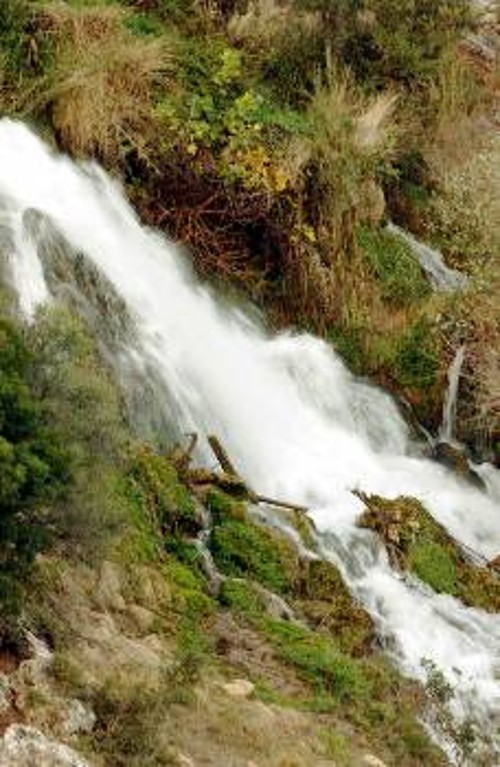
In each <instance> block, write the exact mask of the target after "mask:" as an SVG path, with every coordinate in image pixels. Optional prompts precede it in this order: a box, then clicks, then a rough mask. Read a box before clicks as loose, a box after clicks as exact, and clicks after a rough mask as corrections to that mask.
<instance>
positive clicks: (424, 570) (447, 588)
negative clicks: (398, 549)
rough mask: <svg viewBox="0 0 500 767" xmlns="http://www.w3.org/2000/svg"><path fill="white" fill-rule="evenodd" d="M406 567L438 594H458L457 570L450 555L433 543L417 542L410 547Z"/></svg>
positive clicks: (440, 546)
mask: <svg viewBox="0 0 500 767" xmlns="http://www.w3.org/2000/svg"><path fill="white" fill-rule="evenodd" d="M408 567H409V569H410V570H412V571H413V572H414V573H415V575H417V576H418V577H419V578H420V580H421V581H424V583H427V584H428V585H429V586H430V587H431V588H432V589H434V591H437V592H438V594H442V593H444V594H452V595H453V596H455V595H456V594H457V593H458V588H457V568H456V565H455V562H454V558H453V556H452V554H451V553H450V552H449V551H447V549H446V548H444V547H443V546H442V545H440V544H439V543H436V542H435V541H432V540H430V541H418V542H416V543H414V544H412V545H411V546H410V549H409V555H408Z"/></svg>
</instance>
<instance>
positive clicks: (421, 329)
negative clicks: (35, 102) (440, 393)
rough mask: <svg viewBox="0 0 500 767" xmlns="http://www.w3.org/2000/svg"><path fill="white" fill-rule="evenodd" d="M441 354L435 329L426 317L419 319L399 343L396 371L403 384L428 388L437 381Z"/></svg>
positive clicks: (417, 387)
mask: <svg viewBox="0 0 500 767" xmlns="http://www.w3.org/2000/svg"><path fill="white" fill-rule="evenodd" d="M438 369H439V356H438V349H437V343H436V339H435V336H434V333H433V329H432V327H431V326H430V324H429V322H428V321H426V320H425V319H420V320H418V321H417V322H416V323H415V324H414V325H413V326H412V327H410V329H409V330H408V331H407V332H406V333H405V334H404V336H403V337H402V338H401V340H400V341H399V344H398V348H397V351H396V356H395V360H394V372H395V374H396V376H397V379H398V381H399V382H400V383H401V384H402V385H403V386H408V387H410V388H416V389H428V388H430V387H431V386H432V385H433V384H434V383H435V382H436V377H437V373H438Z"/></svg>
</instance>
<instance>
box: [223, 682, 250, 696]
mask: <svg viewBox="0 0 500 767" xmlns="http://www.w3.org/2000/svg"><path fill="white" fill-rule="evenodd" d="M222 689H223V690H224V692H226V693H227V694H228V695H230V696H231V697H232V698H249V697H250V696H251V695H252V693H253V691H254V690H255V685H254V684H253V682H250V681H249V680H248V679H233V681H232V682H226V684H223V685H222Z"/></svg>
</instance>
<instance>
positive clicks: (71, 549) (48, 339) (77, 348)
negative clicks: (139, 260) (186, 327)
mask: <svg viewBox="0 0 500 767" xmlns="http://www.w3.org/2000/svg"><path fill="white" fill-rule="evenodd" d="M29 341H30V346H31V349H32V353H33V355H34V360H35V363H36V392H37V395H38V397H39V398H40V402H41V403H42V405H43V410H44V413H45V414H46V418H47V419H48V420H50V423H51V424H52V427H53V431H54V432H55V434H56V435H57V439H58V441H59V442H60V443H62V444H64V446H65V449H66V452H67V454H68V458H69V462H70V466H71V474H72V477H71V485H69V486H68V487H67V491H66V494H65V497H64V498H63V499H61V501H60V502H59V503H58V504H55V505H54V506H53V507H52V509H51V513H50V519H51V522H52V524H53V526H54V529H55V531H56V532H57V536H58V538H59V540H60V541H61V542H62V543H63V544H65V545H66V546H67V552H68V554H71V555H80V556H84V557H88V556H91V557H93V556H97V555H98V553H99V551H101V550H102V548H103V547H105V546H106V545H107V542H108V541H109V537H110V535H112V534H114V533H115V532H116V531H117V530H118V529H119V527H120V525H121V524H122V522H123V508H122V503H121V501H120V499H119V497H118V493H117V484H118V479H119V476H120V471H121V467H122V461H123V452H124V446H125V440H126V424H125V418H124V410H123V405H122V400H121V397H120V392H119V391H118V388H117V385H116V383H115V382H114V380H113V378H112V373H111V371H110V370H109V368H107V367H106V365H105V364H104V363H103V362H102V360H101V359H100V357H99V353H98V350H97V346H96V342H95V339H94V338H93V337H92V335H90V333H89V332H88V330H87V328H86V327H85V325H84V324H83V323H82V321H81V320H79V319H78V318H76V317H74V316H73V315H72V314H71V313H70V312H69V311H68V310H67V309H65V308H57V309H52V310H49V311H46V312H44V313H43V314H42V315H40V317H39V319H38V322H37V323H36V324H35V325H34V326H33V328H32V331H31V332H30V336H29Z"/></svg>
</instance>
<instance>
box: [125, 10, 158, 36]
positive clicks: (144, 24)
mask: <svg viewBox="0 0 500 767" xmlns="http://www.w3.org/2000/svg"><path fill="white" fill-rule="evenodd" d="M123 23H124V26H125V28H126V29H128V31H129V32H132V34H134V35H137V36H138V37H159V36H161V35H162V34H164V32H165V27H164V25H163V24H162V23H161V21H160V20H159V19H158V18H156V17H155V16H153V15H151V14H146V13H131V14H129V15H127V16H126V17H125V19H124V21H123Z"/></svg>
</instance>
